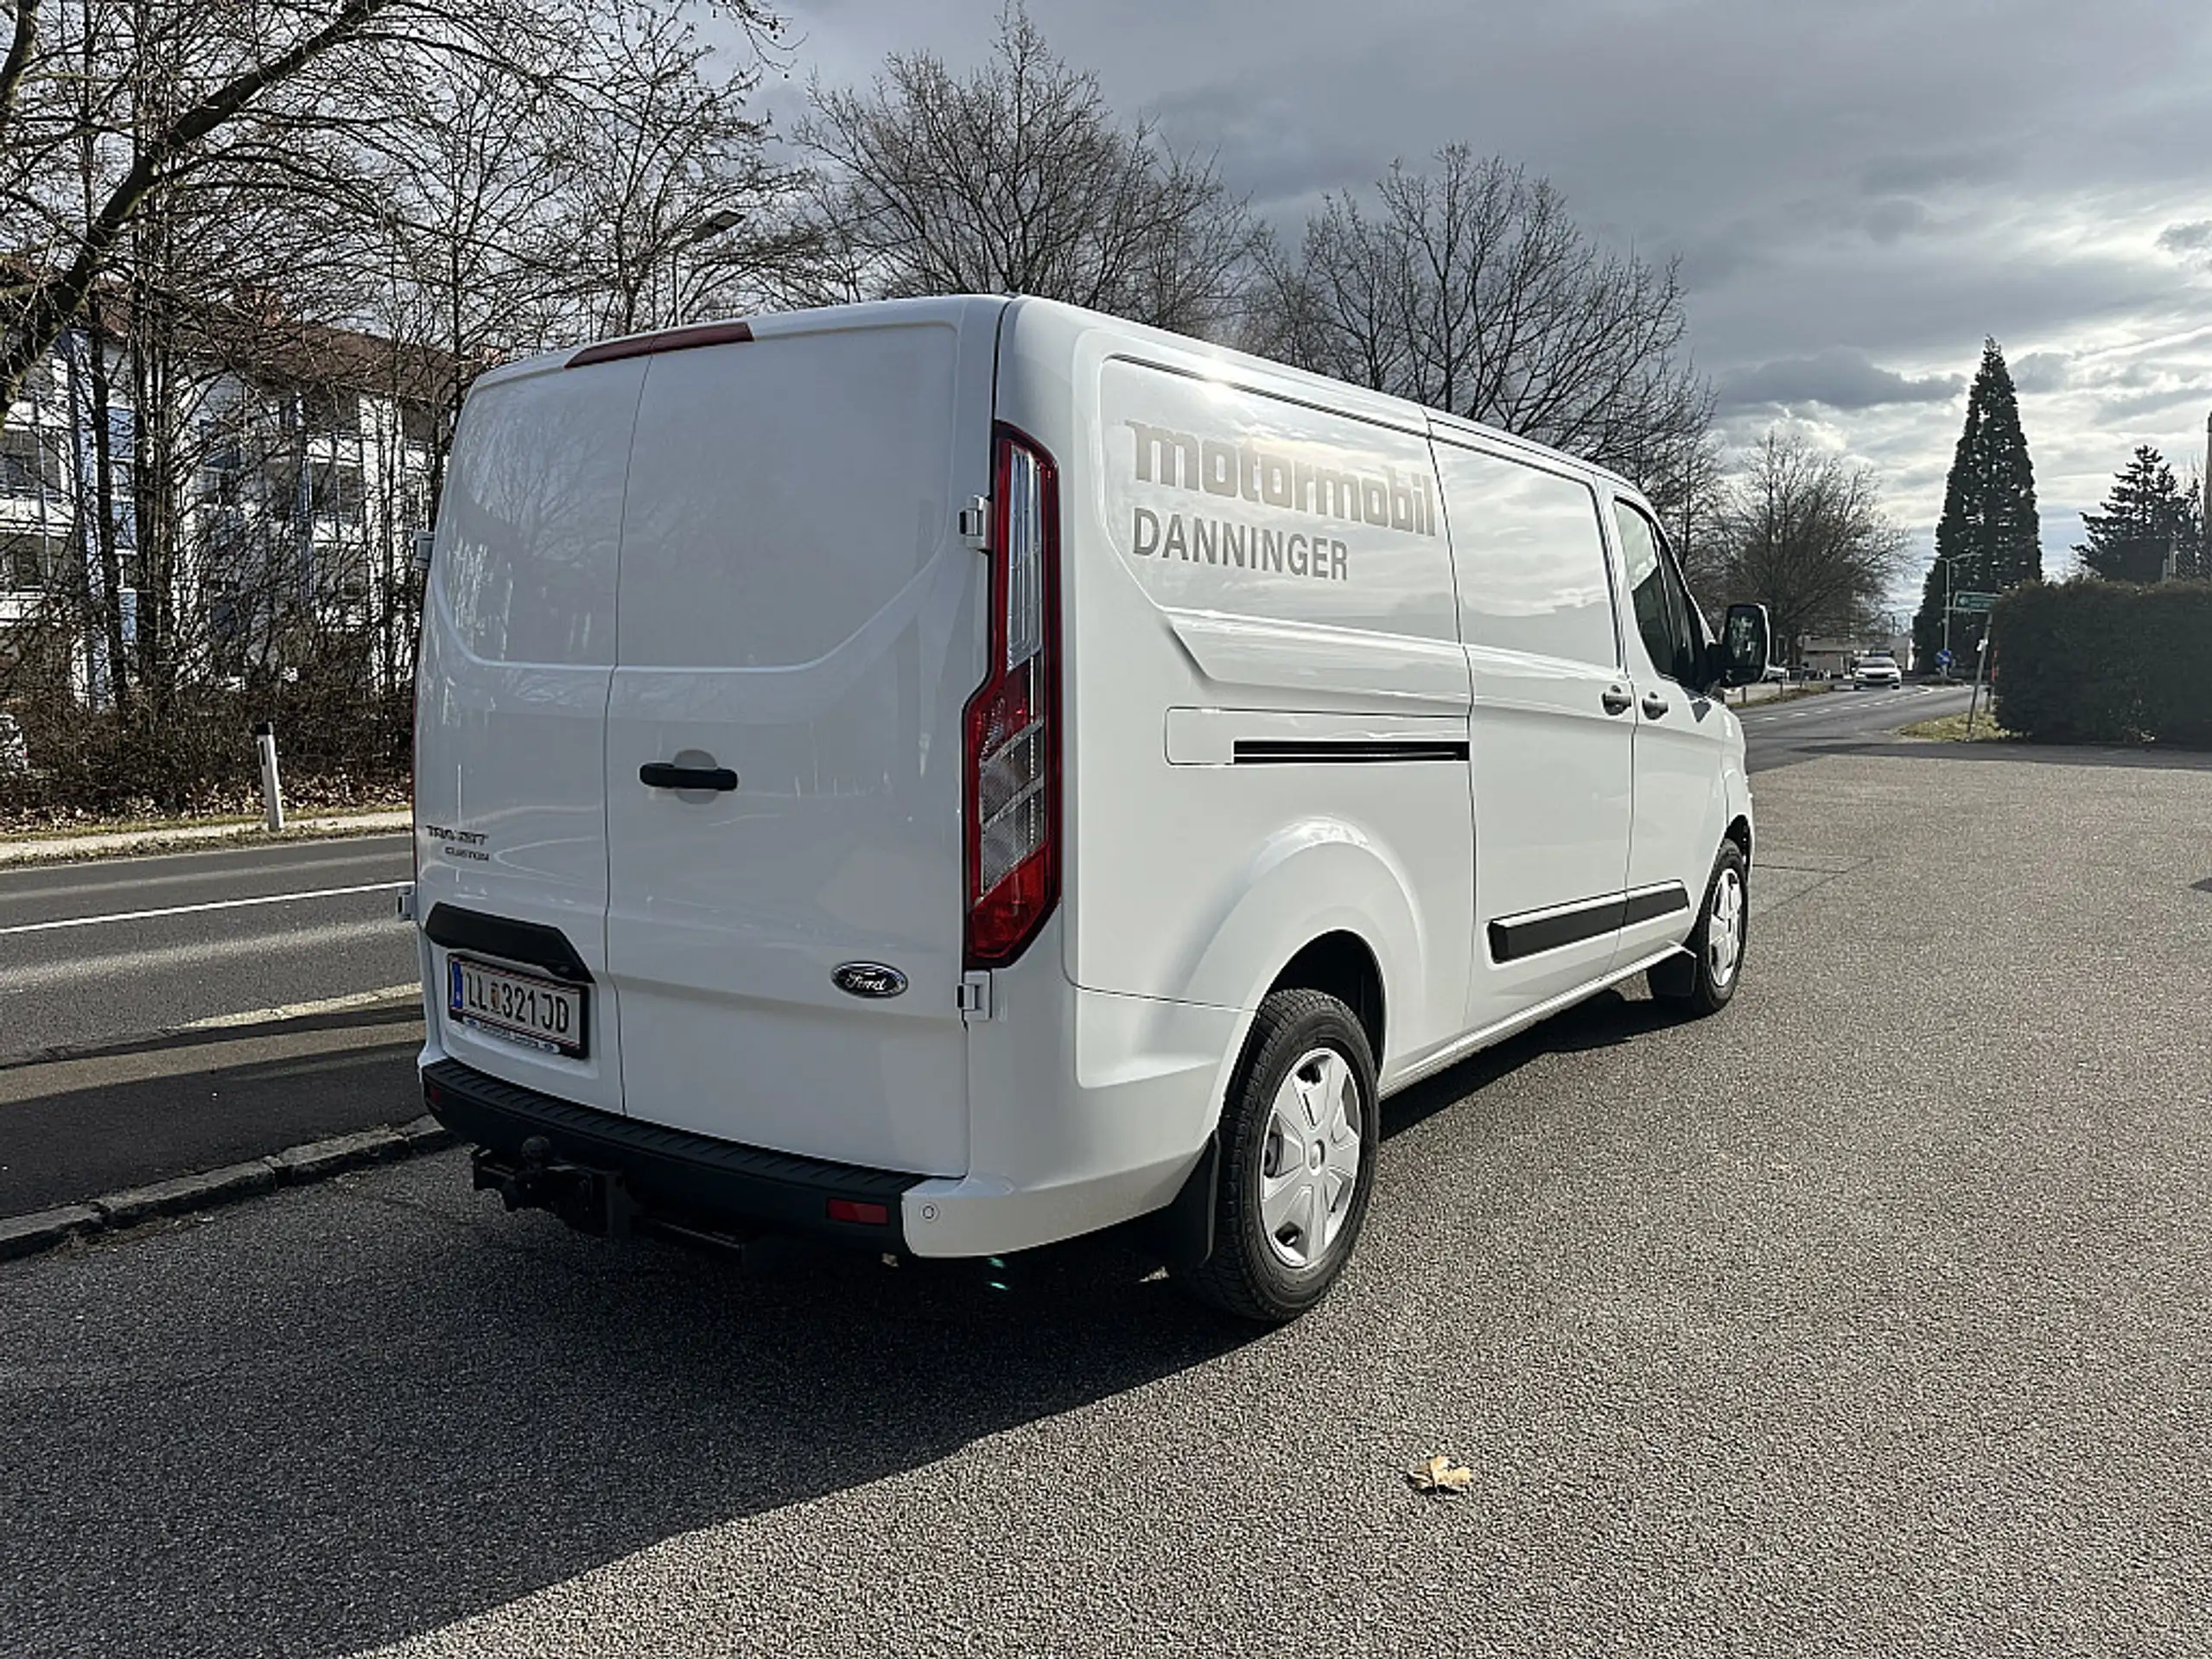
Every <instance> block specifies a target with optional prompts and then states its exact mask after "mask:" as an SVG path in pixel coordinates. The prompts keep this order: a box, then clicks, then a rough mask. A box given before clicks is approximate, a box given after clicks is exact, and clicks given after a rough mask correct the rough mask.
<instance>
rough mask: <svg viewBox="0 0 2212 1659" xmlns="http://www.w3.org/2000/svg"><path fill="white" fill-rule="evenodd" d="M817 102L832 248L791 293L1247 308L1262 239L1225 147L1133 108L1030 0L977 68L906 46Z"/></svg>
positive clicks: (1116, 307) (1133, 310)
mask: <svg viewBox="0 0 2212 1659" xmlns="http://www.w3.org/2000/svg"><path fill="white" fill-rule="evenodd" d="M814 104H815V112H814V115H813V118H811V119H810V120H809V121H808V122H807V123H806V124H804V126H802V127H801V128H800V129H799V131H798V143H799V144H800V146H801V147H802V149H804V150H805V151H806V152H808V153H809V154H810V155H811V156H813V158H814V160H815V162H816V163H817V167H816V171H815V173H814V175H813V178H812V180H811V182H810V201H809V204H808V207H807V211H806V213H805V222H806V224H807V225H809V226H810V227H811V228H812V230H813V232H814V234H815V236H816V237H817V238H818V243H819V246H820V250H821V252H820V256H819V257H817V259H815V260H813V261H811V262H809V263H808V264H807V265H806V266H805V267H804V269H802V270H797V271H794V272H793V273H792V274H791V276H790V277H787V278H786V279H785V281H784V282H783V283H781V284H780V290H781V292H782V294H783V295H784V296H785V297H787V298H793V299H797V300H799V301H802V302H829V301H834V300H839V299H863V298H882V297H893V296H903V295H916V294H945V293H986V294H999V293H1021V294H1035V295H1041V296H1045V297H1046V298H1049V299H1058V300H1066V301H1069V302H1073V303H1075V304H1077V305H1086V306H1092V307H1095V308H1099V309H1102V310H1107V311H1112V312H1116V313H1117V314H1119V315H1122V316H1126V317H1130V318H1133V319H1135V320H1136V321H1141V322H1148V323H1153V324H1156V325H1158V326H1160V327H1167V328H1176V329H1180V330H1182V331H1184V332H1185V333H1189V334H1212V333H1217V332H1219V331H1220V330H1221V329H1223V328H1224V327H1225V326H1226V325H1227V324H1228V323H1229V322H1230V321H1231V320H1232V319H1233V317H1234V316H1235V315H1236V313H1237V311H1238V308H1239V307H1240V305H1241V302H1242V300H1243V291H1244V287H1245V282H1246V277H1247V274H1248V270H1249V264H1250V260H1251V257H1252V256H1253V254H1254V252H1255V250H1256V247H1257V244H1258V234H1257V227H1256V226H1255V222H1254V220H1253V219H1252V217H1251V213H1250V211H1249V207H1248V206H1247V204H1246V202H1245V201H1244V200H1243V199H1242V198H1240V197H1237V196H1234V195H1232V194H1230V190H1229V188H1228V187H1227V186H1226V185H1225V184H1224V182H1223V181H1222V180H1221V177H1220V175H1219V174H1218V172H1217V170H1216V168H1215V166H1214V163H1213V162H1212V161H1211V158H1202V157H1199V156H1188V155H1181V154H1178V153H1177V152H1175V151H1173V150H1172V149H1169V148H1168V147H1167V146H1166V144H1165V143H1162V141H1161V140H1160V136H1159V134H1158V132H1157V131H1156V130H1155V129H1154V126H1153V125H1152V124H1151V123H1149V122H1147V121H1143V120H1139V121H1135V122H1133V123H1127V124H1125V123H1122V122H1121V121H1119V120H1118V119H1117V118H1116V117H1115V115H1114V113H1113V111H1112V110H1111V109H1110V108H1109V106H1108V105H1107V104H1106V101H1105V99H1104V97H1103V94H1102V93H1101V92H1100V91H1099V88H1098V81H1097V78H1096V76H1095V75H1091V74H1088V73H1080V72H1078V71H1077V70H1075V69H1073V68H1071V67H1069V66H1068V65H1067V64H1066V63H1065V61H1064V60H1061V59H1060V58H1058V57H1057V56H1056V55H1054V54H1053V53H1052V50H1051V48H1049V47H1048V46H1047V45H1046V41H1045V38H1044V36H1043V35H1042V34H1041V33H1040V32H1039V30H1038V29H1037V26H1036V25H1035V24H1034V23H1033V22H1031V21H1030V19H1029V16H1028V15H1027V12H1026V11H1024V10H1021V9H1020V6H1019V5H1015V6H1010V7H1009V8H1008V9H1007V10H1005V11H1004V12H1002V13H1001V15H1000V19H999V33H998V38H997V41H996V42H995V51H994V54H993V57H992V60H991V61H990V62H988V63H987V64H986V65H984V66H983V67H982V68H980V69H977V70H976V71H975V72H974V73H971V74H969V75H968V76H966V77H964V78H963V77H961V76H957V75H955V74H954V73H952V71H951V70H950V69H948V68H947V67H945V64H944V60H942V59H940V58H938V57H937V56H936V55H935V54H931V53H926V52H923V53H916V54H893V56H891V57H890V58H888V59H887V60H886V61H885V65H884V72H883V73H882V74H881V75H880V77H878V78H877V79H876V80H875V81H874V84H873V85H872V86H870V87H868V88H867V89H866V90H847V91H825V90H823V88H822V87H820V86H817V87H816V88H815V92H814Z"/></svg>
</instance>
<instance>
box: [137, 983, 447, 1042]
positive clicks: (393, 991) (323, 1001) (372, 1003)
mask: <svg viewBox="0 0 2212 1659" xmlns="http://www.w3.org/2000/svg"><path fill="white" fill-rule="evenodd" d="M421 995H423V987H422V983H421V982H420V981H417V980H412V979H410V980H409V981H408V982H406V983H405V984H404V985H386V986H385V987H383V988H381V989H378V990H373V991H351V992H348V993H347V994H346V995H344V996H323V997H317V998H316V999H315V1001H312V1002H280V1003H278V1004H277V1006H276V1007H273V1008H248V1009H247V1010H245V1012H244V1013H243V1014H210V1015H209V1016H208V1017H207V1019H205V1020H187V1021H186V1022H185V1023H184V1024H183V1025H181V1026H172V1027H169V1029H170V1030H172V1031H223V1030H227V1029H228V1028H229V1027H232V1026H267V1025H273V1024H275V1023H276V1022H277V1020H311V1019H313V1018H315V1016H316V1015H317V1014H343V1013H345V1012H346V1011H347V1010H348V1009H351V1008H372V1007H376V1005H377V1004H378V1003H379V1002H397V1001H400V1000H401V999H402V998H406V999H409V1000H413V999H416V998H418V997H420V996H421Z"/></svg>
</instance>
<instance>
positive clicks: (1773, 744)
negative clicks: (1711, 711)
mask: <svg viewBox="0 0 2212 1659" xmlns="http://www.w3.org/2000/svg"><path fill="white" fill-rule="evenodd" d="M1988 695H1989V694H1988V692H1987V691H1986V690H1984V692H1983V693H1982V697H1983V702H1984V706H1985V707H1986V703H1987V699H1988ZM1972 696H1973V690H1972V688H1971V687H1968V686H1963V685H1957V686H1943V685H1908V686H1902V687H1900V688H1898V689H1897V690H1895V691H1875V690H1866V691H1859V690H1851V689H1849V688H1839V689H1837V690H1833V691H1827V692H1823V693H1821V695H1820V696H1811V697H1791V698H1789V699H1787V700H1785V701H1780V702H1755V703H1752V704H1751V706H1750V707H1748V708H1745V709H1738V711H1737V718H1738V719H1739V720H1741V721H1743V722H1744V763H1745V767H1746V768H1747V769H1748V770H1750V771H1752V772H1764V771H1767V770H1769V769H1770V768H1772V767H1775V766H1795V765H1796V764H1797V763H1798V762H1799V761H1801V760H1811V759H1813V758H1814V757H1815V756H1816V755H1821V754H1832V753H1839V752H1844V751H1847V750H1848V749H1849V748H1851V747H1853V746H1856V745H1859V744H1864V743H1867V742H1877V741H1883V740H1885V739H1886V738H1888V737H1889V736H1890V735H1891V734H1893V733H1894V732H1895V731H1896V730H1897V728H1898V727H1900V726H1910V725H1911V724H1913V723H1914V722H1916V721H1923V720H1938V719H1941V718H1942V716H1943V715H1962V714H1964V713H1966V711H1967V702H1968V700H1969V699H1970V698H1971V697H1972Z"/></svg>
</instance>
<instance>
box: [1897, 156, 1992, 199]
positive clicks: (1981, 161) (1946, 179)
mask: <svg viewBox="0 0 2212 1659" xmlns="http://www.w3.org/2000/svg"><path fill="white" fill-rule="evenodd" d="M2017 165H2018V162H2017V159H2016V158H2014V157H2010V156H2004V155H2002V154H2000V153H1999V152H1998V151H1994V150H1951V151H1948V152H1946V153H1944V154H1942V155H1931V156H1878V157H1877V158H1876V159H1875V160H1873V161H1872V162H1868V163H1867V164H1866V170H1865V171H1864V172H1862V173H1861V174H1860V175H1859V188H1860V189H1862V190H1864V191H1865V192H1866V194H1868V195H1870V196H1889V195H1900V194H1914V193H1916V192H1920V191H1924V190H1937V189H1944V188H1948V187H1950V186H1953V185H1959V184H1988V183H1991V182H1993V181H1995V180H1998V179H2000V178H2003V177H2004V176H2005V175H2006V174H2008V173H2010V172H2012V170H2013V168H2015V167H2016V166H2017Z"/></svg>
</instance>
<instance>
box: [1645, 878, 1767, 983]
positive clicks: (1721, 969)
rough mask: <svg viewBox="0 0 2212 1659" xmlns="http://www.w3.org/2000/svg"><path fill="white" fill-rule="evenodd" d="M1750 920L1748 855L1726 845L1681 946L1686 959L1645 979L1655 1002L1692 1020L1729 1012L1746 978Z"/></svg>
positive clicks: (1676, 959)
mask: <svg viewBox="0 0 2212 1659" xmlns="http://www.w3.org/2000/svg"><path fill="white" fill-rule="evenodd" d="M1750 923H1751V872H1750V868H1749V867H1748V866H1747V865H1746V864H1745V861H1744V849H1742V848H1741V847H1738V845H1737V844H1736V843H1735V842H1732V841H1724V842H1721V843H1720V855H1719V857H1718V858H1716V859H1715V860H1714V861H1713V879H1712V880H1710V881H1708V882H1707V883H1706V887H1705V907H1704V909H1703V910H1701V911H1700V912H1699V913H1698V918H1697V926H1696V927H1695V928H1694V929H1693V930H1692V931H1691V933H1690V936H1689V938H1688V939H1686V940H1684V941H1683V943H1682V949H1683V950H1685V951H1687V952H1688V955H1686V956H1675V957H1669V958H1668V959H1667V960H1666V961H1664V962H1662V963H1660V964H1659V965H1658V966H1657V967H1656V968H1652V969H1647V970H1646V971H1645V973H1644V976H1643V978H1644V982H1645V983H1646V984H1647V985H1649V987H1650V988H1651V995H1652V998H1653V1000H1654V1001H1660V1002H1665V1003H1668V1004H1669V1005H1670V1006H1672V1007H1677V1008H1680V1009H1681V1011H1682V1012H1683V1013H1685V1014H1689V1015H1691V1016H1693V1017H1700V1016H1702V1015H1705V1014H1718V1013H1719V1011H1720V1010H1721V1009H1723V1008H1725V1007H1727V1006H1728V999H1729V998H1731V997H1732V996H1733V995H1736V985H1737V982H1738V981H1739V980H1741V979H1742V978H1743V976H1744V946H1745V942H1746V940H1747V938H1749V926H1750Z"/></svg>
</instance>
